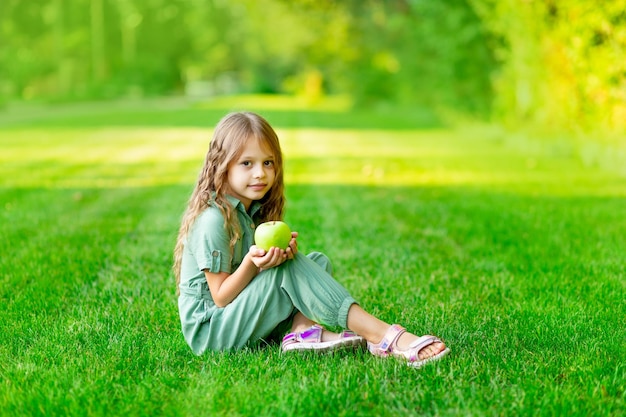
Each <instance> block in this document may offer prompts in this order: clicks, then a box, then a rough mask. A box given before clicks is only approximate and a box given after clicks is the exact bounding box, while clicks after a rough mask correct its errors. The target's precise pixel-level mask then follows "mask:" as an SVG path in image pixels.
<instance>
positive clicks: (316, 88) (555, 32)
mask: <svg viewBox="0 0 626 417" xmlns="http://www.w3.org/2000/svg"><path fill="white" fill-rule="evenodd" d="M0 19H1V20H0V39H1V42H0V106H2V107H5V108H6V109H8V110H5V111H11V109H13V111H14V112H15V111H17V110H16V109H20V110H21V108H20V107H19V104H22V103H24V102H30V103H33V102H36V103H42V102H45V103H63V102H71V101H87V100H102V99H121V98H126V99H137V98H146V97H163V96H168V97H172V96H176V97H186V98H189V99H194V100H205V99H207V98H211V97H215V96H217V95H233V94H241V93H269V94H289V95H297V96H298V97H301V98H302V99H303V102H304V103H307V104H309V105H311V106H313V105H315V103H316V102H317V101H318V100H320V99H322V98H323V97H325V96H342V97H344V98H345V99H346V100H348V102H349V104H350V106H353V107H363V106H370V107H372V106H378V107H380V106H404V107H407V106H408V107H410V108H421V109H427V110H428V111H431V112H433V113H435V114H436V115H437V116H438V117H439V118H442V117H445V118H453V119H454V118H458V117H459V116H468V115H469V116H471V117H473V118H480V119H483V120H489V121H492V122H499V123H505V124H506V125H507V126H513V127H520V126H523V127H528V126H529V125H534V126H537V127H541V128H543V129H550V130H555V129H557V130H559V129H568V130H572V129H573V130H581V129H582V130H585V131H587V130H590V129H592V130H602V131H603V132H606V131H611V132H614V131H618V132H621V131H623V129H624V127H625V126H626V53H625V49H626V48H625V47H626V0H613V1H590V0H566V1H556V0H502V1H500V0H455V1H427V0H386V1H374V0H345V1H330V0H316V1H312V0H203V1H194V0H28V1H25V0H3V1H2V2H0Z"/></svg>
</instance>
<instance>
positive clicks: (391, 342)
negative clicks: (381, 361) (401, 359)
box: [368, 324, 406, 356]
mask: <svg viewBox="0 0 626 417" xmlns="http://www.w3.org/2000/svg"><path fill="white" fill-rule="evenodd" d="M404 332H406V329H405V328H404V327H402V326H400V325H399V324H392V325H391V326H390V327H389V329H387V332H386V333H385V335H384V336H383V338H382V340H381V341H380V343H378V344H374V343H368V347H369V350H370V352H372V353H374V354H375V355H379V356H386V355H389V354H391V353H392V352H393V347H394V346H395V344H396V341H397V340H398V338H399V337H400V336H401V335H402V333H404Z"/></svg>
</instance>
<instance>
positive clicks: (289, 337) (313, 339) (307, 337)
mask: <svg viewBox="0 0 626 417" xmlns="http://www.w3.org/2000/svg"><path fill="white" fill-rule="evenodd" d="M322 330H323V328H322V326H320V325H319V324H314V325H313V326H311V328H309V329H307V330H305V331H303V332H293V333H288V334H286V335H285V337H283V343H282V344H283V346H284V345H289V344H291V343H301V342H308V343H319V342H320V341H321V340H322Z"/></svg>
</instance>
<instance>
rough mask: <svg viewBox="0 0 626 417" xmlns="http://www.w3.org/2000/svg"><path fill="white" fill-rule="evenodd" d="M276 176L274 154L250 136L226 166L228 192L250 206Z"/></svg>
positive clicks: (268, 187)
mask: <svg viewBox="0 0 626 417" xmlns="http://www.w3.org/2000/svg"><path fill="white" fill-rule="evenodd" d="M275 178H276V171H275V167H274V155H273V154H272V152H271V151H270V150H269V149H268V148H267V147H265V146H263V145H262V144H261V142H260V141H258V140H256V139H254V138H251V139H249V140H247V141H246V144H245V146H244V148H243V151H242V152H241V154H240V155H239V157H238V158H236V159H235V160H234V161H233V162H231V164H230V166H229V167H228V193H229V194H231V195H232V196H233V197H235V198H237V199H238V200H239V201H241V202H242V203H243V205H244V206H245V207H246V210H248V209H249V208H250V204H252V202H253V201H256V200H260V199H262V198H263V196H265V194H266V193H267V192H268V191H269V190H270V188H272V185H273V184H274V180H275Z"/></svg>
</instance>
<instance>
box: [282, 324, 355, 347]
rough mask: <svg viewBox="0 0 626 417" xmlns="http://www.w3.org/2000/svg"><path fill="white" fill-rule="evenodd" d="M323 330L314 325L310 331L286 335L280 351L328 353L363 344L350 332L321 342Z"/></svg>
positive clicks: (346, 331) (347, 331)
mask: <svg viewBox="0 0 626 417" xmlns="http://www.w3.org/2000/svg"><path fill="white" fill-rule="evenodd" d="M323 330H324V328H323V327H322V326H320V325H319V324H314V325H313V326H312V327H311V328H310V329H308V330H305V331H303V332H293V333H289V334H287V335H286V336H285V337H283V343H282V351H283V352H289V351H299V352H304V351H316V352H330V351H333V350H337V349H345V348H354V347H359V346H363V345H364V344H365V339H363V338H362V337H361V336H358V335H357V334H355V333H354V332H352V331H350V330H344V331H343V332H341V333H340V334H339V338H338V339H335V340H330V341H328V342H322V331H323Z"/></svg>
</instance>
